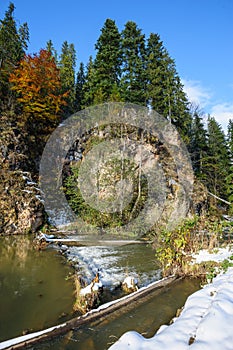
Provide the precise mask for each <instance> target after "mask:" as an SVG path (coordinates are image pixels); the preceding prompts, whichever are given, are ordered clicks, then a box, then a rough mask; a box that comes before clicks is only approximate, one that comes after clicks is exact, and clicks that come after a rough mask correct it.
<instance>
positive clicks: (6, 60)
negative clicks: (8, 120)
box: [0, 3, 29, 110]
mask: <svg viewBox="0 0 233 350" xmlns="http://www.w3.org/2000/svg"><path fill="white" fill-rule="evenodd" d="M14 10H15V6H14V4H13V3H10V4H9V7H8V10H7V11H6V13H5V17H4V19H3V20H1V21H0V101H1V103H0V109H1V110H3V109H7V110H9V109H11V108H13V101H14V98H13V93H12V91H11V90H10V84H9V81H8V79H9V75H10V73H11V72H12V71H13V70H14V69H15V68H16V66H17V65H18V63H19V61H20V60H21V59H22V58H23V56H24V54H25V51H26V50H27V45H28V40H29V31H28V25H27V23H24V24H22V25H21V26H19V28H17V25H16V21H15V19H14Z"/></svg>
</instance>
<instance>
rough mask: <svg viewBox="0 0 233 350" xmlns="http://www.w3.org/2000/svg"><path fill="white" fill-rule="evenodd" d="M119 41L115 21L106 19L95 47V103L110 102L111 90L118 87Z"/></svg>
mask: <svg viewBox="0 0 233 350" xmlns="http://www.w3.org/2000/svg"><path fill="white" fill-rule="evenodd" d="M120 40H121V36H120V33H119V31H118V28H117V26H116V24H115V21H113V20H111V19H107V20H106V21H105V23H104V26H103V28H102V29H101V35H100V37H99V39H98V40H97V43H96V45H95V49H96V50H97V54H96V58H95V61H94V75H93V78H94V86H95V91H94V95H95V97H94V99H95V100H97V99H99V101H96V102H97V103H98V102H104V101H107V100H110V98H111V95H112V93H113V90H114V89H116V87H118V86H119V79H120V73H121V62H122V54H121V48H120ZM97 96H98V98H97ZM101 100H102V101H101Z"/></svg>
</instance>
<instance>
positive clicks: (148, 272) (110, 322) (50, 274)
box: [0, 237, 199, 350]
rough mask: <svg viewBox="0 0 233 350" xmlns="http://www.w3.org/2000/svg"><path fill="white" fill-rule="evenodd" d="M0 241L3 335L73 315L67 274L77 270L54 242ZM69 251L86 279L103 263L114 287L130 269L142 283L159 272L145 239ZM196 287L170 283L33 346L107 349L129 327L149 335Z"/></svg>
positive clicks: (106, 277)
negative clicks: (45, 245)
mask: <svg viewBox="0 0 233 350" xmlns="http://www.w3.org/2000/svg"><path fill="white" fill-rule="evenodd" d="M0 242H1V244H0V310H1V320H0V340H5V339H9V338H11V337H16V336H19V335H21V334H22V333H23V332H25V331H26V330H29V331H30V332H31V331H36V330H39V329H43V328H45V327H50V326H52V325H55V324H58V323H62V322H64V321H65V320H67V319H69V318H71V317H73V316H74V315H73V312H72V305H73V302H74V294H73V284H72V279H70V278H67V277H68V276H69V275H71V274H72V273H73V270H72V268H71V267H69V265H68V264H67V260H66V259H65V257H63V256H62V255H61V254H60V253H58V252H57V250H56V249H54V248H53V247H51V248H49V249H46V250H45V251H36V250H35V249H33V248H32V242H31V239H30V238H26V237H13V238H12V237H10V238H1V241H0ZM66 254H67V257H68V259H69V260H70V261H72V264H74V265H75V264H77V265H78V267H79V269H80V270H81V271H82V274H83V275H84V276H85V278H86V280H87V282H88V281H89V280H90V279H91V278H92V276H93V275H94V274H95V273H96V271H97V270H98V269H99V272H100V277H101V279H102V281H103V283H104V285H105V286H106V288H108V289H109V290H112V291H113V290H114V288H115V287H116V286H117V285H118V284H119V282H121V281H122V280H123V278H124V277H125V276H126V275H127V274H133V275H134V276H135V277H137V279H138V281H139V286H143V285H146V284H147V283H149V282H151V281H153V280H157V279H158V278H159V276H160V274H159V269H158V265H157V264H156V261H155V258H154V252H153V250H152V249H151V247H150V246H148V245H146V244H132V245H123V246H95V247H93V246H88V247H85V246H84V247H69V248H68V250H66ZM198 288H199V281H198V280H189V279H185V280H183V281H180V282H177V283H175V284H174V285H173V286H172V287H166V288H165V290H164V291H163V293H161V291H156V292H153V293H152V294H150V295H149V296H148V297H147V298H146V300H143V303H140V302H138V303H137V307H134V308H133V310H132V309H131V308H130V305H129V306H128V307H127V308H124V309H123V310H121V311H118V312H116V313H114V314H113V315H111V316H108V317H106V318H105V319H102V320H99V321H98V322H97V321H96V322H95V323H91V324H89V325H88V326H85V327H81V328H79V329H78V330H76V331H71V332H69V333H68V334H67V335H66V336H64V337H61V338H58V339H55V340H53V341H50V342H49V343H47V344H46V343H43V344H42V345H38V346H35V345H34V346H33V349H69V350H72V349H79V350H104V349H107V348H108V347H109V346H110V344H111V343H113V342H114V341H115V340H116V339H117V338H118V337H119V336H120V335H121V334H122V333H124V332H125V331H127V330H130V329H135V330H137V331H139V332H140V333H143V334H144V335H145V336H148V337H150V336H152V335H153V334H154V332H155V331H156V329H158V327H159V326H160V325H161V324H163V323H167V322H169V320H170V319H171V318H172V317H173V316H174V314H175V312H176V310H177V308H180V307H181V306H182V305H183V304H184V302H185V300H186V298H187V296H188V295H189V294H191V293H192V292H194V291H195V290H197V289H198Z"/></svg>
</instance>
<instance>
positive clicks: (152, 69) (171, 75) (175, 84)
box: [146, 33, 191, 143]
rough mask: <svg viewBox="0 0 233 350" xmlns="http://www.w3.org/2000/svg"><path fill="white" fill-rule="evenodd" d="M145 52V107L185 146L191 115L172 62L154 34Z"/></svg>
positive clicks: (157, 36)
mask: <svg viewBox="0 0 233 350" xmlns="http://www.w3.org/2000/svg"><path fill="white" fill-rule="evenodd" d="M146 52H147V69H146V75H147V103H148V105H149V106H151V107H152V108H153V109H154V110H156V111H157V112H158V113H160V114H161V115H163V116H164V117H165V118H167V119H168V120H170V121H171V123H173V124H174V125H175V126H176V127H177V129H178V131H179V132H180V134H181V135H182V137H183V138H184V139H185V141H186V142H187V143H188V142H189V140H188V134H189V132H190V128H191V115H190V113H189V109H188V100H187V98H186V96H185V93H184V91H183V86H182V84H181V81H180V78H179V76H178V73H177V71H176V67H175V62H174V60H173V59H171V57H170V56H169V54H168V52H167V50H166V49H165V48H164V46H163V43H162V41H161V40H160V37H159V35H158V34H153V33H152V34H151V35H150V37H149V39H148V41H147V47H146Z"/></svg>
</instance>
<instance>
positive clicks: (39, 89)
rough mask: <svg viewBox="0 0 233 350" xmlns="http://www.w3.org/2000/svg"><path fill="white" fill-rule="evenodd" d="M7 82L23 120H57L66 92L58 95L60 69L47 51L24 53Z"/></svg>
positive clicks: (52, 121) (53, 121) (55, 121)
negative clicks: (15, 98) (23, 117)
mask: <svg viewBox="0 0 233 350" xmlns="http://www.w3.org/2000/svg"><path fill="white" fill-rule="evenodd" d="M10 82H11V84H12V90H14V91H15V92H16V93H17V100H18V102H19V103H20V104H21V106H22V111H23V114H24V116H25V117H26V119H30V120H31V121H36V122H45V121H46V122H47V123H48V124H49V123H52V124H54V123H55V124H56V123H57V122H58V121H59V120H60V112H61V108H62V106H64V105H65V103H66V102H65V97H66V96H67V94H66V93H63V94H61V81H60V72H59V69H58V68H57V66H56V64H55V61H54V58H53V57H52V56H51V54H50V53H49V52H48V51H46V50H40V53H39V54H34V55H33V56H31V55H26V56H25V57H24V59H22V60H21V61H20V64H19V66H18V67H17V68H16V69H15V70H14V72H13V73H11V75H10Z"/></svg>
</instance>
